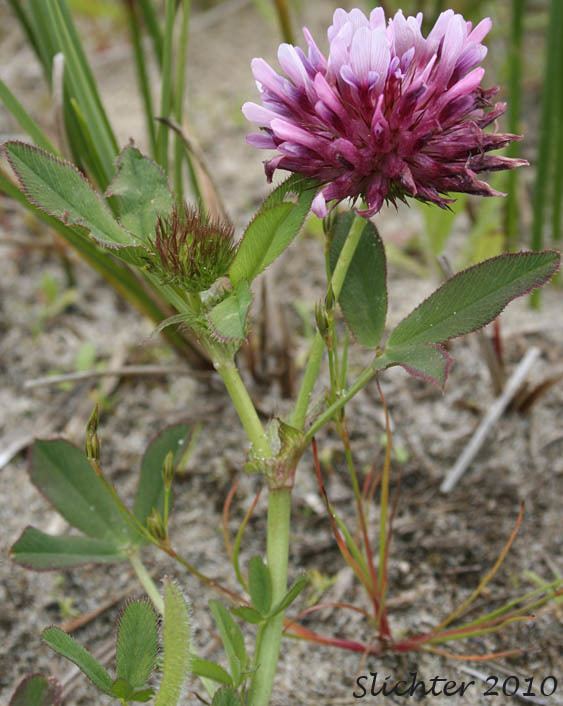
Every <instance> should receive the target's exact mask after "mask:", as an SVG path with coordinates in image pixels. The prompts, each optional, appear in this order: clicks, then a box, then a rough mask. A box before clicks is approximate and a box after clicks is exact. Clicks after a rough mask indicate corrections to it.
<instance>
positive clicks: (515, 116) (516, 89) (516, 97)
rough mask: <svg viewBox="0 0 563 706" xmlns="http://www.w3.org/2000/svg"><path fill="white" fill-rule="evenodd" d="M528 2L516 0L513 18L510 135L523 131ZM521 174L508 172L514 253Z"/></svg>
mask: <svg viewBox="0 0 563 706" xmlns="http://www.w3.org/2000/svg"><path fill="white" fill-rule="evenodd" d="M525 2H526V0H512V18H511V32H510V51H509V77H508V93H509V96H510V100H509V102H508V106H509V107H508V132H511V133H513V134H518V133H519V132H520V113H521V109H522V108H521V106H522V38H523V34H524V8H525ZM507 152H508V155H509V156H510V157H518V155H519V152H520V149H519V146H518V143H517V142H512V143H511V144H510V146H509V148H508V150H507ZM518 176H519V172H518V170H517V169H512V170H511V171H509V172H508V187H507V199H506V239H507V245H508V248H509V249H510V250H515V249H516V247H517V245H518V233H519V228H518V226H519V198H518V183H519V179H518Z"/></svg>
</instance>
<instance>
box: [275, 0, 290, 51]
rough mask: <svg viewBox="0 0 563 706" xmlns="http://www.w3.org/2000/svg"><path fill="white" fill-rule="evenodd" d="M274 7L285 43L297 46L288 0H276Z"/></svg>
mask: <svg viewBox="0 0 563 706" xmlns="http://www.w3.org/2000/svg"><path fill="white" fill-rule="evenodd" d="M274 5H275V8H276V14H277V16H278V23H279V26H280V29H281V33H282V37H283V40H284V42H287V43H288V44H295V36H294V34H293V27H292V24H291V15H290V12H289V3H288V0H274Z"/></svg>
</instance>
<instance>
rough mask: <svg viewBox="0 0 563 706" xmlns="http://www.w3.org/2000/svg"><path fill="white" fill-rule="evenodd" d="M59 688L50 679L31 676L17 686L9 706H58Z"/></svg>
mask: <svg viewBox="0 0 563 706" xmlns="http://www.w3.org/2000/svg"><path fill="white" fill-rule="evenodd" d="M60 703H61V686H60V684H59V683H58V682H57V681H56V680H55V679H53V678H51V677H45V676H43V675H42V674H31V675H30V676H28V677H25V679H22V681H21V682H20V683H19V684H18V686H17V688H16V690H15V692H14V694H13V696H12V698H11V699H10V704H9V706H60Z"/></svg>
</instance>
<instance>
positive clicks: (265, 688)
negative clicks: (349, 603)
mask: <svg viewBox="0 0 563 706" xmlns="http://www.w3.org/2000/svg"><path fill="white" fill-rule="evenodd" d="M365 224H366V221H365V220H364V219H363V218H360V217H356V219H355V220H354V222H353V224H352V227H351V229H350V232H349V234H348V238H347V239H346V241H345V243H344V246H343V247H342V250H341V252H340V256H339V258H338V262H337V263H336V267H335V269H334V272H333V274H332V278H331V282H330V287H331V288H332V291H333V293H334V296H335V298H336V299H338V296H339V295H340V291H341V289H342V285H343V284H344V280H345V278H346V273H347V272H348V268H349V266H350V263H351V262H352V258H353V257H354V253H355V252H356V248H357V246H358V243H359V242H360V237H361V234H362V231H363V229H364V226H365ZM323 350H324V341H323V339H322V337H321V336H320V334H317V335H316V337H315V340H314V341H313V345H312V348H311V352H310V355H309V361H308V364H307V368H306V371H305V374H304V377H303V383H302V385H301V389H300V391H299V396H298V399H297V402H296V406H295V410H294V413H293V415H292V423H293V424H294V425H295V426H297V427H299V428H301V429H302V428H303V427H304V425H305V419H306V416H307V410H308V407H309V401H310V398H311V393H312V391H313V388H314V386H315V383H316V381H317V378H318V376H319V372H320V366H321V362H322V355H323ZM214 363H215V368H216V370H217V372H218V373H219V375H220V376H221V378H222V379H223V382H224V383H225V386H226V388H227V392H228V393H229V395H230V397H231V400H232V402H233V405H234V406H235V409H236V411H237V413H238V415H239V417H240V420H241V422H242V425H243V427H244V429H245V431H246V433H247V435H248V438H249V439H250V441H251V443H252V446H253V449H254V452H255V453H256V455H258V456H259V457H262V458H265V459H267V458H271V456H272V449H271V446H270V442H269V441H268V438H267V436H266V433H265V431H264V428H263V426H262V423H261V422H260V419H259V417H258V414H257V412H256V408H255V407H254V404H253V403H252V400H251V399H250V396H249V394H248V391H247V389H246V387H245V385H244V383H243V381H242V379H241V377H240V375H239V372H238V370H237V368H236V365H235V363H234V361H233V360H232V359H224V358H223V357H221V356H214ZM290 520H291V489H289V488H274V489H271V490H270V494H269V497H268V530H267V531H268V534H267V558H268V568H269V571H270V576H271V580H272V602H273V604H274V605H275V604H276V603H278V602H279V601H281V599H282V598H283V597H284V596H285V594H286V591H287V566H288V558H289V530H290ZM283 618H284V615H283V613H280V614H279V615H277V616H275V617H274V618H272V619H271V620H269V621H268V622H267V623H266V624H265V625H264V626H262V627H261V628H260V631H259V634H258V639H257V642H256V655H255V663H256V671H255V672H254V677H253V679H252V683H251V687H250V700H249V706H267V704H268V703H269V702H270V697H271V694H272V687H273V683H274V677H275V675H276V669H277V663H278V658H279V653H280V644H281V638H282V631H283Z"/></svg>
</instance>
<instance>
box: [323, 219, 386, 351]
mask: <svg viewBox="0 0 563 706" xmlns="http://www.w3.org/2000/svg"><path fill="white" fill-rule="evenodd" d="M354 218H355V215H354V213H353V212H350V211H349V212H347V213H343V214H339V215H338V216H337V218H336V220H335V223H334V226H333V229H332V233H331V238H332V239H331V246H330V267H331V271H334V268H335V267H336V263H337V262H338V256H339V255H340V251H341V250H342V247H343V245H344V242H345V240H346V238H347V237H348V233H349V231H350V228H351V226H352V223H353V221H354ZM338 303H339V304H340V308H341V309H342V314H343V315H344V319H345V320H346V323H347V324H348V327H349V328H350V331H351V332H352V334H353V336H354V337H355V338H356V339H357V341H358V342H359V343H361V344H362V345H364V346H367V347H368V348H375V347H376V346H377V345H378V344H379V342H380V340H381V336H382V334H383V329H384V327H385V318H386V316H387V265H386V261H385V249H384V247H383V243H382V242H381V238H380V237H379V234H378V232H377V229H376V228H375V226H374V225H373V223H371V222H370V221H366V225H365V227H364V229H363V231H362V234H361V237H360V241H359V243H358V246H357V248H356V251H355V253H354V257H353V258H352V261H351V263H350V266H349V268H348V271H347V273H346V278H345V280H344V284H343V285H342V290H341V292H340V296H339V297H338Z"/></svg>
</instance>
